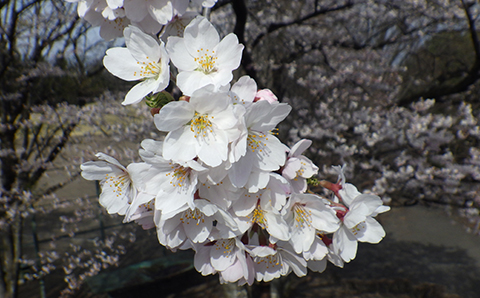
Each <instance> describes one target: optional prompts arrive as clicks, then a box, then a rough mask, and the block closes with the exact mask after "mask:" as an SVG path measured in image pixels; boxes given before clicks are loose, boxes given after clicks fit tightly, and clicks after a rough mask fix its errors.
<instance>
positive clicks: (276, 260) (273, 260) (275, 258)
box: [255, 253, 283, 269]
mask: <svg viewBox="0 0 480 298" xmlns="http://www.w3.org/2000/svg"><path fill="white" fill-rule="evenodd" d="M255 261H256V262H257V264H259V265H260V264H262V263H263V265H264V266H265V267H266V268H267V269H268V268H270V267H272V268H273V267H275V266H283V264H282V260H281V257H280V256H279V254H278V253H276V254H274V255H269V256H266V257H262V258H255Z"/></svg>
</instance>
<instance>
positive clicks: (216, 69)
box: [167, 17, 243, 96]
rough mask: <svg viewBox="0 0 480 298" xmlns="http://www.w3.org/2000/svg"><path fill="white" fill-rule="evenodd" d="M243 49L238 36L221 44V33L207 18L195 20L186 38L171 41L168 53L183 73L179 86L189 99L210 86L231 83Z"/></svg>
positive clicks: (185, 34)
mask: <svg viewBox="0 0 480 298" xmlns="http://www.w3.org/2000/svg"><path fill="white" fill-rule="evenodd" d="M242 50H243V45H241V44H239V43H238V38H237V37H236V36H235V35H234V34H229V35H227V36H225V37H224V38H223V39H222V40H221V41H220V38H219V36H218V33H217V30H216V29H215V28H214V27H213V25H212V24H211V23H210V22H209V21H208V20H207V19H205V18H204V17H196V18H195V19H193V21H192V22H191V23H190V24H189V25H188V26H187V27H186V28H185V32H184V34H183V37H176V36H172V37H169V38H168V42H167V52H168V54H169V55H170V59H171V60H172V63H173V64H174V65H175V66H176V67H177V69H178V72H179V73H178V75H177V86H178V87H179V88H180V90H182V92H183V93H184V94H185V95H189V96H190V95H192V94H193V93H194V91H195V90H197V89H199V88H201V87H203V86H206V85H209V84H212V85H213V86H214V87H215V89H216V90H218V89H219V88H220V87H221V86H225V85H227V84H228V83H230V81H231V80H232V78H233V75H232V71H233V70H234V69H237V68H238V66H239V65H240V60H241V58H242Z"/></svg>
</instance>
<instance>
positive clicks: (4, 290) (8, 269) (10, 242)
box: [0, 204, 23, 298]
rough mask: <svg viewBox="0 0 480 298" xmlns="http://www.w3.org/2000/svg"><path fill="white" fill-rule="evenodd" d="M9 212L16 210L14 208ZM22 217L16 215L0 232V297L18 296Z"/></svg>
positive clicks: (16, 208)
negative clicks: (0, 242)
mask: <svg viewBox="0 0 480 298" xmlns="http://www.w3.org/2000/svg"><path fill="white" fill-rule="evenodd" d="M14 205H15V204H14ZM12 207H13V208H12V209H11V210H17V211H18V207H14V206H12ZM22 221H23V219H22V217H21V215H20V214H19V213H16V214H15V215H13V217H12V218H11V221H10V222H8V223H7V225H6V226H5V227H4V228H2V229H1V230H2V231H1V238H2V239H1V241H2V251H1V253H2V254H1V257H0V258H1V265H0V266H1V273H0V274H1V277H2V281H1V285H0V297H2V298H3V297H5V298H16V297H17V296H18V279H19V276H20V256H21V252H22V248H21V245H22V243H21V241H22Z"/></svg>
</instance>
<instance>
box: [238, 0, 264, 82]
mask: <svg viewBox="0 0 480 298" xmlns="http://www.w3.org/2000/svg"><path fill="white" fill-rule="evenodd" d="M232 7H233V11H234V12H235V16H236V22H235V28H234V29H233V33H235V35H237V37H238V41H239V42H240V43H242V44H243V45H244V46H245V48H244V49H243V57H242V62H241V64H242V66H243V68H244V70H245V72H246V73H247V75H249V76H250V77H251V78H252V79H254V80H255V81H257V82H258V78H257V71H256V70H255V65H254V63H253V59H252V56H251V53H250V49H249V48H247V46H246V44H245V26H246V23H247V15H248V9H247V6H246V5H245V2H244V0H233V1H232Z"/></svg>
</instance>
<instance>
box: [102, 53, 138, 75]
mask: <svg viewBox="0 0 480 298" xmlns="http://www.w3.org/2000/svg"><path fill="white" fill-rule="evenodd" d="M103 65H104V66H105V68H106V69H107V70H108V71H109V72H110V73H111V74H113V75H114V76H116V77H119V78H120V79H122V80H125V81H136V80H139V79H141V77H140V76H139V75H137V73H139V72H140V70H141V69H140V66H139V65H138V64H137V60H135V58H133V56H132V54H131V53H130V51H129V50H128V49H126V48H111V49H108V50H107V52H106V55H105V57H103Z"/></svg>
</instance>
